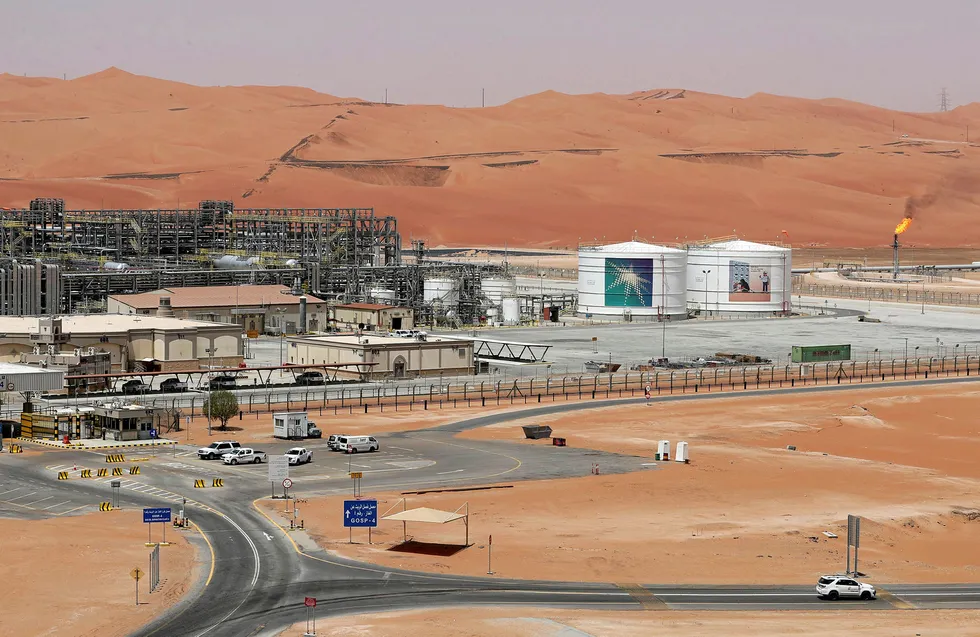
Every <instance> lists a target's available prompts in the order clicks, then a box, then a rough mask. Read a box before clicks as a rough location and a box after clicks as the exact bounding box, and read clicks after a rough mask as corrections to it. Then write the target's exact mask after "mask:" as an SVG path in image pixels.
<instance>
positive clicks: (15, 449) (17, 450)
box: [8, 445, 24, 453]
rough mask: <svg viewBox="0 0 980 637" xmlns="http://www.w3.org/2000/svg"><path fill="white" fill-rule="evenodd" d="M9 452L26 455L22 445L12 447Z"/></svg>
mask: <svg viewBox="0 0 980 637" xmlns="http://www.w3.org/2000/svg"><path fill="white" fill-rule="evenodd" d="M8 451H10V453H24V447H22V446H21V445H10V448H9V449H8Z"/></svg>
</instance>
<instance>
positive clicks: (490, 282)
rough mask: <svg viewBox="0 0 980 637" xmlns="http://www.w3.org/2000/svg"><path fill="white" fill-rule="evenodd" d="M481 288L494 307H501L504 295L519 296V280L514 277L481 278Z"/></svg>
mask: <svg viewBox="0 0 980 637" xmlns="http://www.w3.org/2000/svg"><path fill="white" fill-rule="evenodd" d="M480 289H481V290H482V291H483V296H485V297H487V300H488V301H490V304H491V305H492V306H493V307H499V306H500V305H502V304H503V301H504V297H508V296H517V281H515V280H514V279H513V278H512V277H487V278H485V279H481V280H480Z"/></svg>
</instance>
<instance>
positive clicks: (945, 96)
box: [939, 86, 949, 113]
mask: <svg viewBox="0 0 980 637" xmlns="http://www.w3.org/2000/svg"><path fill="white" fill-rule="evenodd" d="M939 110H940V112H943V113H945V112H946V111H948V110H949V93H947V92H946V87H945V86H944V87H943V90H942V91H940V92H939Z"/></svg>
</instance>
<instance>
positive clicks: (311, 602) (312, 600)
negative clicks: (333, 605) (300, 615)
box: [303, 597, 316, 637]
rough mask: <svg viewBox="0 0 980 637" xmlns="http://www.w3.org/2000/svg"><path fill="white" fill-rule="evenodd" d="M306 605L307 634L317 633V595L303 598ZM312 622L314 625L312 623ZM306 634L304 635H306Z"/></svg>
mask: <svg viewBox="0 0 980 637" xmlns="http://www.w3.org/2000/svg"><path fill="white" fill-rule="evenodd" d="M303 605H304V606H306V633H305V635H316V597H307V598H305V599H304V600H303ZM311 622H312V625H311ZM305 635H304V637H305Z"/></svg>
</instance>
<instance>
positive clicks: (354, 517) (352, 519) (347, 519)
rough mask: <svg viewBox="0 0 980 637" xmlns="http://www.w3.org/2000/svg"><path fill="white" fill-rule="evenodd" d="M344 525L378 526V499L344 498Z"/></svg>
mask: <svg viewBox="0 0 980 637" xmlns="http://www.w3.org/2000/svg"><path fill="white" fill-rule="evenodd" d="M344 526H362V527H366V526H372V527H376V526H378V501H377V500H344Z"/></svg>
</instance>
